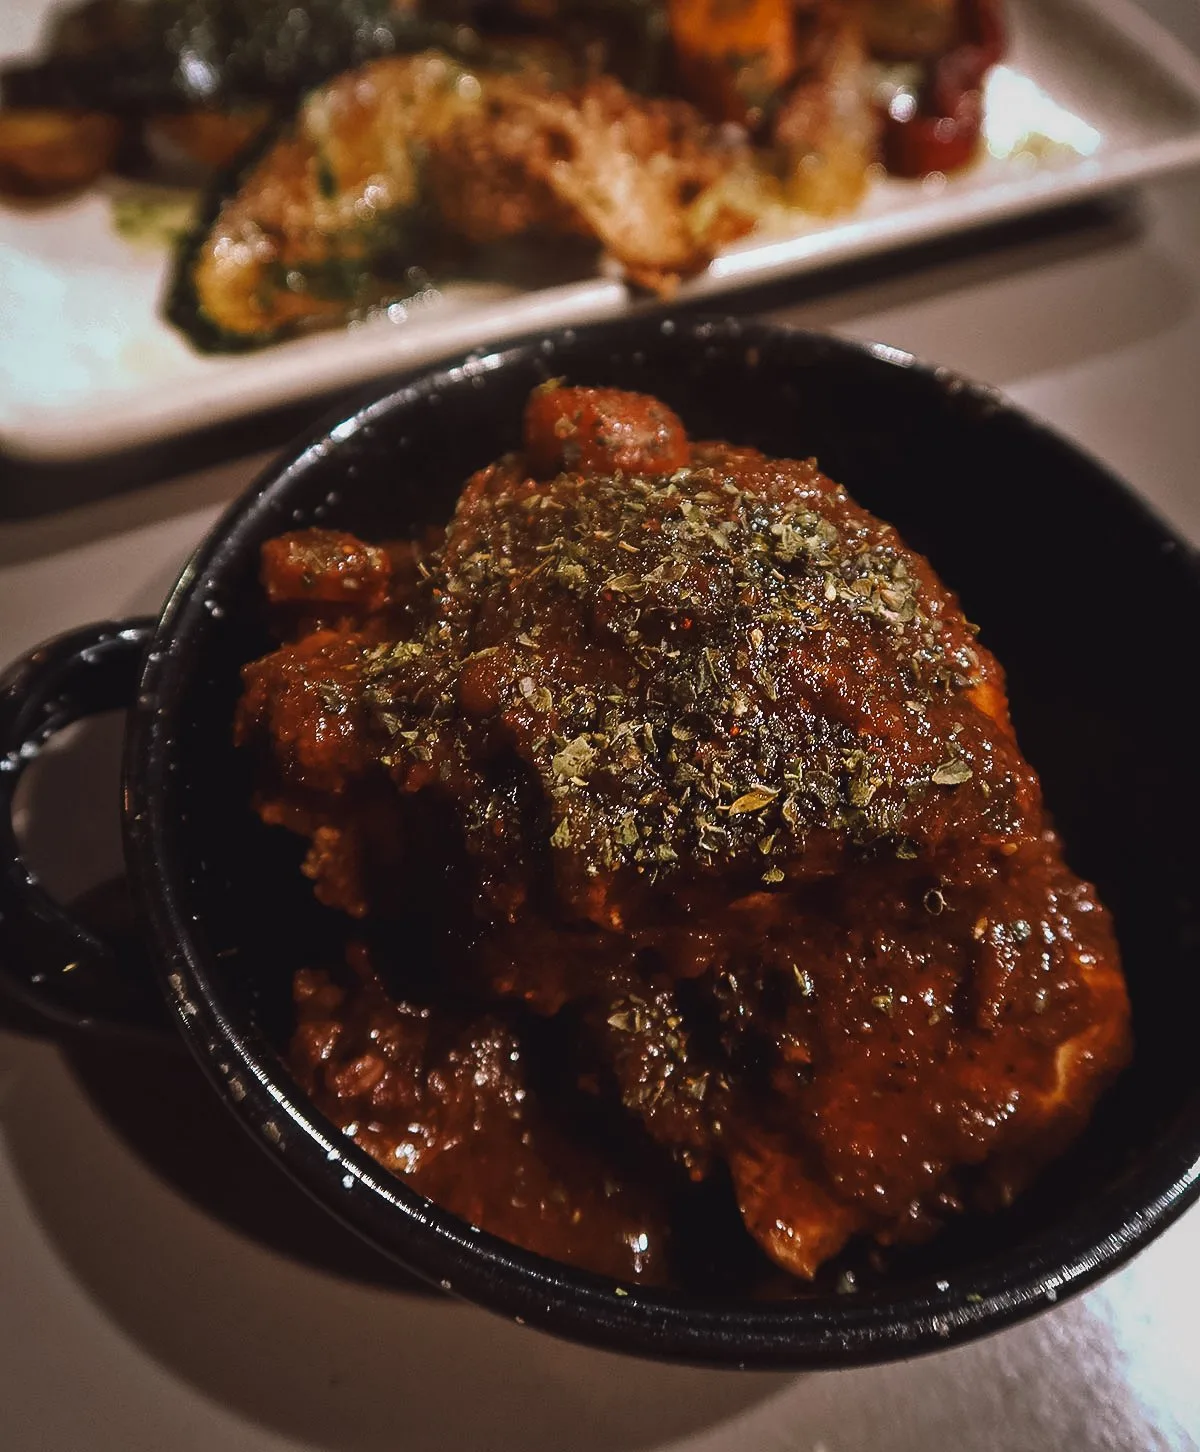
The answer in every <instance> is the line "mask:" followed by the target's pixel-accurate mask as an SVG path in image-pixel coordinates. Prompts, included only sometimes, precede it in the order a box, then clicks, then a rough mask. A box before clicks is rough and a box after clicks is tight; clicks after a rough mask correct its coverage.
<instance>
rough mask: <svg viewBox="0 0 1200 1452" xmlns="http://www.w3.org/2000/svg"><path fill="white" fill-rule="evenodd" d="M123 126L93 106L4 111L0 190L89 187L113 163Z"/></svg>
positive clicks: (33, 193)
mask: <svg viewBox="0 0 1200 1452" xmlns="http://www.w3.org/2000/svg"><path fill="white" fill-rule="evenodd" d="M120 139H121V125H120V122H119V121H117V120H115V119H114V118H113V117H112V116H103V115H101V114H99V113H98V112H95V111H84V112H74V111H50V110H30V111H20V110H2V111H0V194H3V195H8V196H16V197H41V198H48V197H54V196H60V195H62V194H63V193H65V192H73V191H78V190H80V189H81V188H82V187H86V186H89V185H90V184H91V183H92V182H94V181H95V180H96V178H97V177H98V176H100V175H101V174H102V173H103V172H105V171H107V170H108V168H109V167H110V166H111V165H112V160H113V157H114V156H115V155H116V151H117V144H118V142H119V141H120Z"/></svg>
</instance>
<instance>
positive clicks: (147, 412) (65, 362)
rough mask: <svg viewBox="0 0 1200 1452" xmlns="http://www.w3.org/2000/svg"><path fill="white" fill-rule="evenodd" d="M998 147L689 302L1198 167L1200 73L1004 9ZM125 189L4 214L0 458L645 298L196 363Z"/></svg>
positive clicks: (342, 379)
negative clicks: (133, 231) (1008, 37)
mask: <svg viewBox="0 0 1200 1452" xmlns="http://www.w3.org/2000/svg"><path fill="white" fill-rule="evenodd" d="M50 8H51V6H50V4H49V3H48V0H4V25H3V34H2V35H0V57H2V56H4V55H8V56H15V55H19V54H22V53H26V54H28V53H32V52H34V51H35V50H36V47H37V44H38V40H39V35H40V33H41V28H42V21H43V18H44V17H45V15H46V14H47V12H48V11H49V9H50ZM1010 14H1011V25H1012V33H1013V44H1012V48H1011V51H1010V54H1009V56H1008V60H1007V64H1005V65H1003V66H999V67H997V68H996V69H995V71H994V72H993V73H992V75H991V77H990V81H989V86H988V92H987V96H986V117H987V119H986V139H987V153H986V155H985V156H984V158H983V160H982V161H980V162H979V163H978V164H977V165H976V166H974V167H973V168H972V169H971V170H970V171H969V172H967V173H964V174H963V175H961V176H957V177H953V178H951V179H950V180H946V179H945V178H942V177H940V176H939V175H935V176H933V177H930V178H927V179H926V180H925V181H924V182H920V183H916V182H902V181H884V182H881V183H878V184H876V185H875V187H874V188H873V189H872V191H871V192H870V193H869V195H868V196H867V198H866V200H865V202H864V203H863V205H862V206H860V207H859V208H858V209H857V210H856V211H855V212H853V213H851V214H849V215H847V216H844V217H841V218H837V219H834V220H833V221H828V222H819V223H812V224H807V225H805V224H803V223H802V224H800V226H799V227H798V228H797V229H796V230H794V231H789V232H788V233H787V234H786V235H785V234H779V235H764V234H763V233H761V232H760V233H758V234H756V235H755V237H754V238H753V239H752V240H750V241H749V242H747V243H744V244H742V245H739V246H738V247H736V248H733V249H731V250H730V251H729V252H727V253H726V254H724V255H722V256H721V257H719V258H718V259H717V260H716V261H715V262H714V263H713V264H712V266H711V267H710V268H709V270H708V272H706V273H705V274H704V275H703V276H701V277H698V278H695V279H693V280H692V281H691V282H689V283H688V284H686V285H685V286H684V288H683V289H682V291H681V294H680V297H679V299H678V301H679V302H687V301H691V300H698V299H700V298H711V297H715V296H717V295H720V294H722V293H725V292H728V291H730V290H732V289H736V288H742V287H747V286H750V285H753V284H756V283H761V282H768V281H778V280H780V279H783V278H787V277H793V276H798V275H800V274H804V273H811V272H814V271H817V270H819V269H822V268H827V267H831V266H834V265H836V264H840V263H845V262H848V261H851V260H853V259H856V258H861V257H866V256H871V255H876V254H880V253H885V252H889V251H892V250H895V249H899V248H902V247H905V246H908V245H910V244H913V243H917V242H928V241H930V240H931V239H937V238H944V237H947V236H950V235H952V234H954V233H956V232H962V231H966V230H967V229H970V228H974V227H978V226H981V225H983V224H985V223H995V222H998V221H1003V220H1005V219H1009V218H1014V217H1019V216H1021V215H1024V214H1028V213H1033V212H1037V211H1043V210H1046V209H1048V208H1052V207H1057V206H1064V205H1067V204H1069V203H1073V202H1077V201H1079V200H1080V199H1082V198H1085V197H1087V196H1090V195H1094V194H1096V193H1098V192H1103V191H1108V190H1112V189H1114V188H1118V187H1122V186H1125V185H1128V184H1129V183H1130V182H1133V181H1137V180H1142V179H1146V178H1148V177H1151V176H1155V175H1159V174H1162V173H1164V172H1166V171H1170V170H1174V169H1177V168H1180V167H1184V166H1189V165H1193V164H1195V163H1197V162H1200V65H1198V64H1197V62H1196V60H1195V59H1194V58H1193V57H1191V56H1190V55H1189V54H1188V53H1187V52H1186V51H1185V50H1184V49H1183V48H1182V47H1181V46H1180V45H1179V44H1178V43H1177V42H1176V41H1174V40H1173V39H1171V38H1170V37H1169V36H1167V35H1166V34H1165V33H1164V32H1163V31H1161V30H1160V29H1159V28H1158V27H1157V26H1156V25H1155V24H1154V23H1153V22H1152V21H1150V20H1149V19H1147V18H1146V17H1145V16H1144V15H1143V14H1142V13H1141V12H1140V11H1138V10H1136V9H1134V8H1132V7H1131V6H1130V4H1129V3H1128V0H1010ZM119 187H120V183H119V182H113V183H110V184H105V185H104V186H100V187H97V188H95V189H93V190H92V191H91V192H89V193H87V194H86V195H84V196H81V197H79V198H77V199H75V200H73V201H71V202H68V203H66V204H63V205H60V206H53V207H48V208H45V209H40V210H25V209H13V208H5V207H0V449H3V450H5V451H7V452H8V453H9V454H10V455H12V456H18V457H23V458H25V459H29V460H40V461H68V460H80V459H87V458H91V457H94V456H97V455H101V454H106V453H113V452H115V451H118V450H124V449H130V448H133V447H136V446H138V445H141V444H145V443H148V442H150V441H152V440H155V439H158V438H162V437H164V436H168V435H176V434H182V433H188V432H191V431H193V430H196V429H198V428H201V427H207V426H210V425H212V424H215V423H220V422H224V421H227V420H230V419H235V418H238V417H244V416H246V415H248V414H252V413H255V412H257V411H259V410H261V409H266V408H272V407H278V406H279V405H283V404H289V403H295V402H297V401H300V400H304V399H307V398H312V397H315V396H317V395H321V394H328V393H330V392H331V391H333V390H335V389H338V388H343V387H346V386H348V385H352V384H355V383H358V382H361V381H362V380H365V379H367V378H370V377H373V376H375V375H379V374H383V373H387V372H393V371H395V370H398V369H404V368H408V367H414V366H417V365H420V364H423V363H426V362H428V361H431V360H433V359H435V358H437V357H442V356H447V355H449V354H451V353H454V352H456V351H462V350H463V349H465V348H470V347H474V346H477V345H482V344H484V343H487V342H492V341H497V340H499V339H502V338H509V337H514V336H516V335H518V334H522V333H526V332H530V331H534V330H540V329H544V328H549V327H554V326H559V325H569V324H572V323H577V322H587V321H592V320H594V319H598V318H603V317H612V316H615V315H618V314H620V313H623V312H627V311H630V310H633V309H635V308H637V307H646V306H651V305H652V304H648V303H645V302H639V301H638V300H637V299H636V298H634V297H633V296H631V295H630V293H629V292H628V290H627V289H626V287H625V286H624V284H622V283H621V282H620V281H618V280H616V279H615V278H609V277H598V278H592V279H588V280H584V281H580V282H573V283H568V284H566V285H560V286H555V287H548V288H541V289H537V290H534V291H516V290H507V291H506V290H504V289H501V288H499V287H495V286H483V285H478V284H470V285H468V284H461V285H456V286H452V287H448V288H446V289H445V290H444V291H443V292H442V293H441V294H438V295H435V296H434V297H433V298H432V299H428V300H425V301H422V302H421V304H420V305H419V306H414V305H411V304H409V305H406V306H403V307H397V308H395V309H393V310H392V311H393V312H394V313H395V318H394V319H391V318H388V317H381V318H379V319H375V320H373V321H371V322H369V323H365V324H363V325H361V326H357V327H354V328H352V329H349V330H337V331H332V332H327V333H321V334H315V335H312V336H310V337H307V338H302V339H297V340H294V341H291V342H287V343H281V344H276V345H274V346H272V347H269V348H267V349H264V350H263V351H261V352H258V353H253V354H249V355H242V356H238V357H203V356H201V355H200V354H197V353H195V352H194V351H193V350H192V349H191V347H190V346H189V345H188V343H187V342H186V341H185V340H184V339H183V338H182V337H181V336H180V335H179V334H178V333H176V332H175V330H174V329H173V328H172V327H171V326H170V325H169V324H167V323H166V322H164V321H163V320H162V319H161V318H160V317H159V315H158V298H159V293H160V290H161V288H162V284H163V278H164V273H165V271H166V266H167V255H166V253H165V252H164V251H162V250H156V249H154V248H153V247H148V246H146V245H145V244H135V243H131V242H128V241H126V240H125V239H124V238H122V237H121V236H120V235H119V233H118V232H117V231H116V229H115V227H114V226H113V221H112V205H113V198H114V195H115V194H117V192H118V189H119Z"/></svg>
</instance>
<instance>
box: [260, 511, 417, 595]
mask: <svg viewBox="0 0 1200 1452" xmlns="http://www.w3.org/2000/svg"><path fill="white" fill-rule="evenodd" d="M390 578H391V562H390V560H389V559H388V556H387V554H386V552H385V551H384V550H382V549H380V548H378V546H376V545H367V544H363V542H362V541H361V540H359V539H355V537H354V536H353V535H352V534H344V533H341V532H340V531H338V530H333V529H305V530H299V531H297V532H296V533H293V534H285V535H280V536H279V538H278V539H271V540H268V541H267V542H266V544H265V545H263V549H262V579H263V584H264V585H265V586H266V590H267V599H268V600H269V601H270V602H271V604H272V605H278V604H282V603H283V602H285V601H287V602H290V603H292V604H295V605H312V604H314V603H322V604H326V605H342V606H347V607H349V608H351V609H354V610H362V611H364V612H370V611H372V610H378V609H379V608H380V607H381V606H382V605H383V604H384V601H385V600H386V599H387V594H388V585H389V583H390Z"/></svg>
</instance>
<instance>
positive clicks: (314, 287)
mask: <svg viewBox="0 0 1200 1452" xmlns="http://www.w3.org/2000/svg"><path fill="white" fill-rule="evenodd" d="M480 93H481V88H480V85H479V82H478V81H477V80H476V79H475V77H473V76H472V75H470V74H469V73H468V72H465V71H464V70H463V69H462V68H461V67H459V66H458V65H456V64H455V63H454V62H453V61H451V60H450V59H449V57H447V56H445V55H443V54H442V53H440V52H437V51H429V52H425V53H423V54H421V55H417V56H406V57H394V58H391V59H389V60H381V61H375V62H372V63H371V64H370V65H367V66H364V67H361V68H360V69H359V70H357V71H350V72H347V73H346V74H345V75H342V76H339V77H338V78H337V79H336V80H334V81H332V82H330V83H329V85H327V86H324V87H321V88H320V89H319V90H316V91H314V92H312V93H311V94H310V95H309V96H308V97H307V98H306V99H305V101H304V103H303V105H302V106H301V108H300V111H299V112H298V114H297V116H296V118H295V121H294V122H293V123H292V124H291V125H290V126H288V127H287V128H286V129H285V130H284V131H283V132H282V133H280V134H279V135H278V136H277V137H276V138H275V139H273V140H272V141H270V142H269V143H268V144H267V146H266V150H265V153H263V154H261V155H260V156H258V157H257V158H256V157H255V156H254V155H253V154H252V155H251V156H250V157H249V158H248V159H247V162H246V164H245V165H244V166H243V167H242V168H241V169H240V174H238V173H235V174H234V176H233V177H232V178H231V179H230V181H229V182H228V183H226V184H222V183H218V184H217V186H216V187H215V188H214V190H213V193H212V196H211V199H210V203H209V206H208V208H207V210H206V213H205V219H204V220H202V222H201V224H200V227H199V228H198V229H197V231H196V233H195V234H194V235H193V237H192V238H191V239H190V240H189V242H188V244H186V245H185V246H184V247H183V248H182V249H181V252H180V254H179V257H178V259H177V264H176V275H175V281H174V284H173V287H172V289H171V296H170V299H169V302H168V309H167V311H168V316H169V317H170V319H171V321H172V322H174V323H175V324H176V325H177V326H179V327H181V328H182V329H183V330H184V331H185V332H186V333H187V334H188V335H189V337H191V338H192V340H193V341H194V342H195V343H196V344H197V345H198V346H200V347H202V348H205V349H207V350H230V349H238V348H248V347H256V346H258V345H260V344H262V343H266V342H269V341H272V340H274V339H276V338H279V337H282V336H285V335H286V334H288V333H290V332H294V331H296V330H297V329H299V328H303V327H311V326H315V325H321V324H323V323H324V324H330V323H334V322H338V321H343V320H346V319H348V318H350V317H353V316H355V315H356V314H359V313H361V312H362V311H364V310H365V309H368V308H370V307H372V306H375V305H378V304H380V303H382V302H384V301H387V300H390V299H394V298H396V297H398V296H402V295H403V294H404V293H405V292H406V291H408V292H411V291H412V283H411V282H406V277H405V274H406V270H407V269H410V268H411V267H412V266H413V265H414V264H415V263H417V262H418V261H420V260H422V256H423V253H422V249H421V245H420V244H421V239H422V237H423V236H424V235H425V234H427V233H428V232H429V231H430V229H431V218H430V214H429V211H428V209H427V207H426V206H425V205H424V200H423V186H422V162H423V157H424V154H425V152H426V150H427V148H428V147H429V146H430V145H431V144H432V143H433V141H434V140H435V138H436V136H437V134H438V132H439V131H440V130H441V129H442V128H444V127H445V126H446V125H447V124H448V123H449V121H450V119H451V118H452V117H454V116H455V115H457V114H461V113H462V112H463V111H468V110H471V109H473V108H475V107H477V106H478V105H479V97H480Z"/></svg>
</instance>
